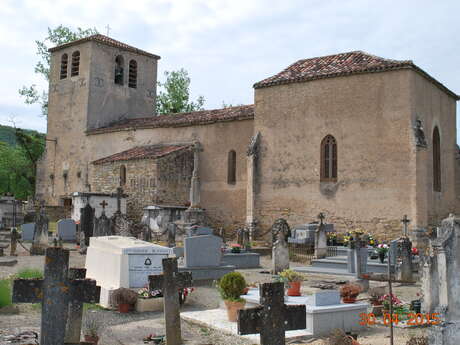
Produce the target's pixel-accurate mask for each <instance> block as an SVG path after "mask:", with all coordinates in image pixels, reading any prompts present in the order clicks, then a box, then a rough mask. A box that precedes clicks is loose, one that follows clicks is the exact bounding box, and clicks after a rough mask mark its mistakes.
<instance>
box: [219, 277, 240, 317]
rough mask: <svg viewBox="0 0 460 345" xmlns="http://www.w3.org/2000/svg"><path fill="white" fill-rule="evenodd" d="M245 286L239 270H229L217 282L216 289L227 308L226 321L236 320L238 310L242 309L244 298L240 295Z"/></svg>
mask: <svg viewBox="0 0 460 345" xmlns="http://www.w3.org/2000/svg"><path fill="white" fill-rule="evenodd" d="M245 288H246V280H245V279H244V277H243V275H242V274H241V273H239V272H230V273H227V274H226V275H224V276H223V277H222V278H220V280H219V281H218V282H217V289H218V290H219V293H220V296H221V297H222V299H223V300H224V303H225V307H226V308H227V316H228V321H230V322H236V319H237V315H238V310H240V309H243V308H244V305H245V304H246V300H244V299H243V298H241V295H242V294H243V292H244V289H245Z"/></svg>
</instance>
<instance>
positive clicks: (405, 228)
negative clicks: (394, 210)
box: [401, 214, 410, 237]
mask: <svg viewBox="0 0 460 345" xmlns="http://www.w3.org/2000/svg"><path fill="white" fill-rule="evenodd" d="M401 223H403V236H404V237H407V236H408V231H407V226H408V225H409V223H410V219H409V218H407V215H406V214H405V215H404V217H403V219H401Z"/></svg>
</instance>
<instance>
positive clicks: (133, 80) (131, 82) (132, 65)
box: [128, 60, 137, 89]
mask: <svg viewBox="0 0 460 345" xmlns="http://www.w3.org/2000/svg"><path fill="white" fill-rule="evenodd" d="M128 86H129V87H132V88H133V89H135V88H136V87H137V62H136V60H131V61H130V62H129V78H128Z"/></svg>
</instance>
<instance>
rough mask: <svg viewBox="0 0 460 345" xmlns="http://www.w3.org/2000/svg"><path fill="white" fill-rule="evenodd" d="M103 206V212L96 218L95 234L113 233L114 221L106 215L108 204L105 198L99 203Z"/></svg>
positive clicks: (108, 234) (107, 234) (106, 234)
mask: <svg viewBox="0 0 460 345" xmlns="http://www.w3.org/2000/svg"><path fill="white" fill-rule="evenodd" d="M99 205H101V206H102V213H101V216H100V217H99V218H94V230H93V236H110V235H112V221H111V219H109V218H107V216H106V215H105V207H106V206H107V205H108V204H107V203H106V202H105V200H102V202H101V203H100V204H99Z"/></svg>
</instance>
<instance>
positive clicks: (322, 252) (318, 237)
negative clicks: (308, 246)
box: [315, 212, 327, 259]
mask: <svg viewBox="0 0 460 345" xmlns="http://www.w3.org/2000/svg"><path fill="white" fill-rule="evenodd" d="M318 218H319V220H320V224H319V226H318V229H317V230H316V231H315V257H316V258H317V259H323V258H325V257H326V256H327V236H326V229H325V225H324V223H323V220H324V218H325V216H324V213H322V212H321V213H320V214H319V215H318Z"/></svg>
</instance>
